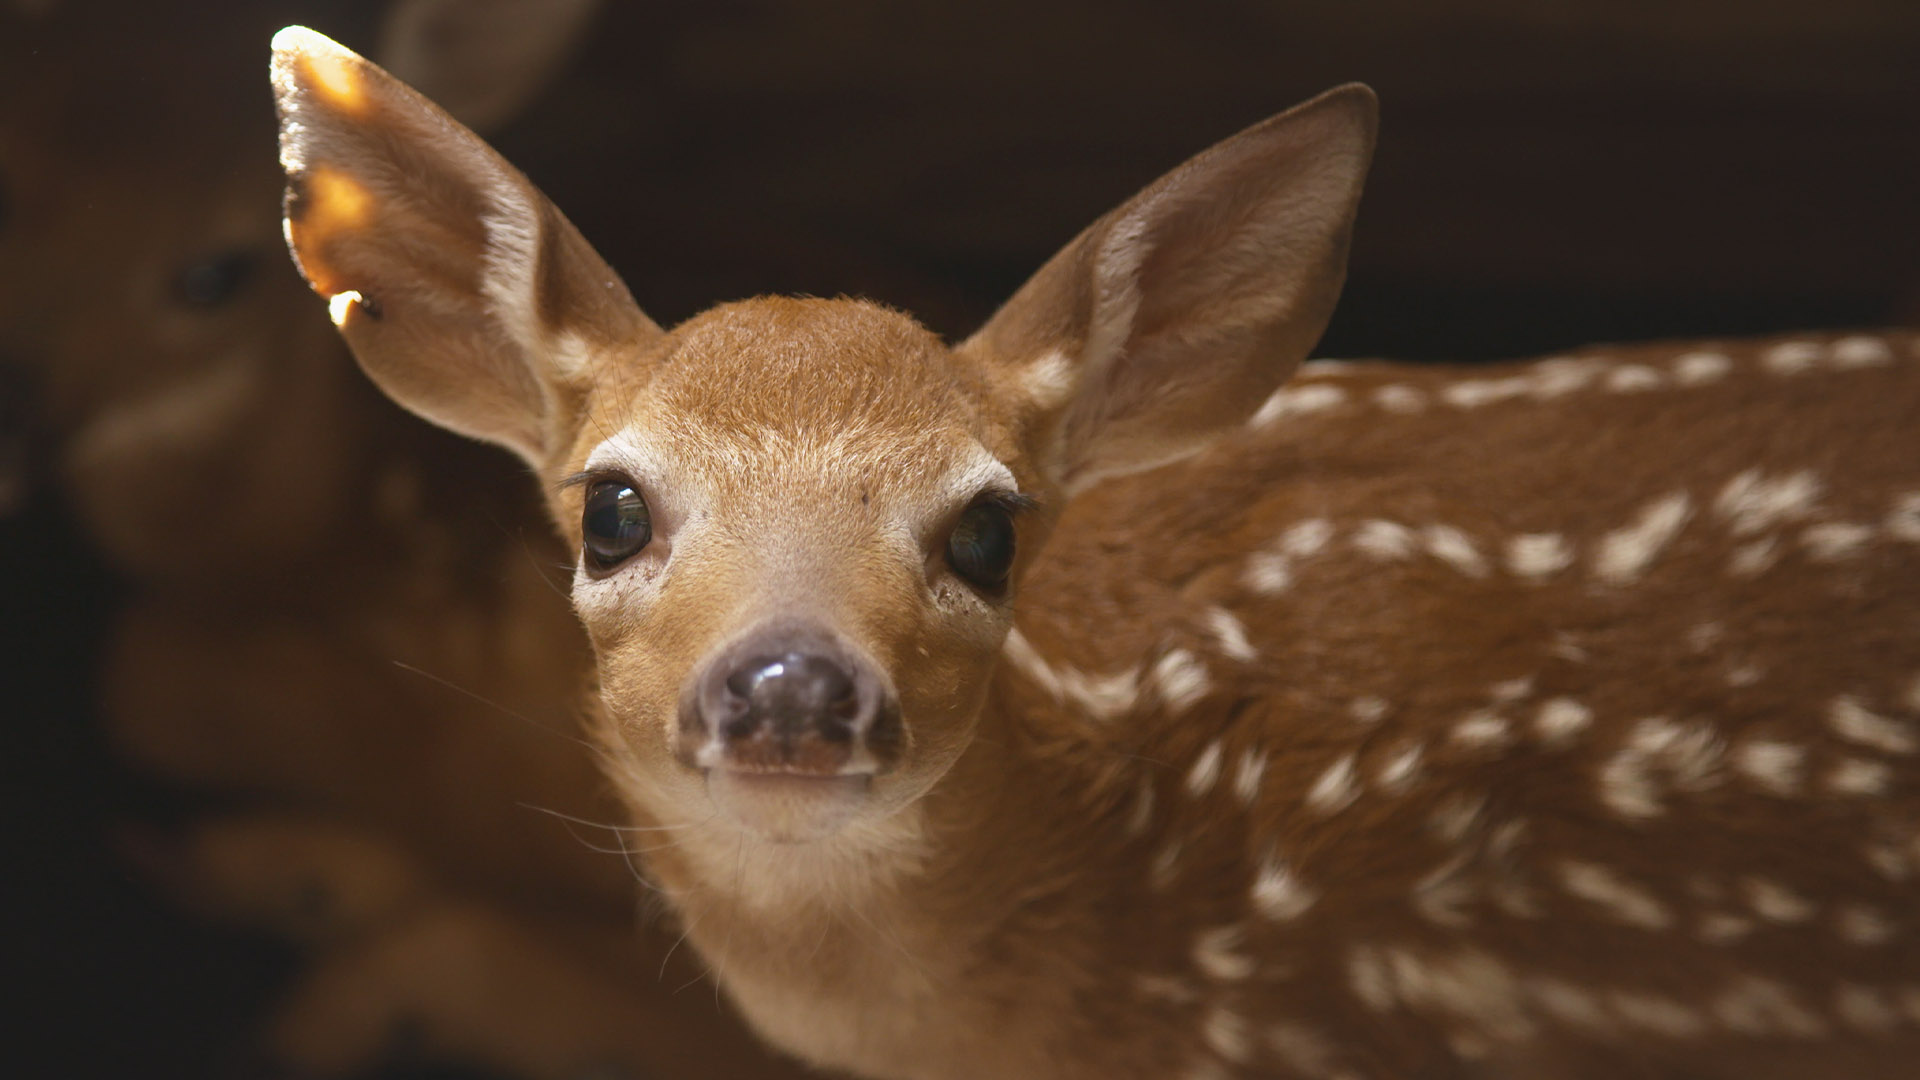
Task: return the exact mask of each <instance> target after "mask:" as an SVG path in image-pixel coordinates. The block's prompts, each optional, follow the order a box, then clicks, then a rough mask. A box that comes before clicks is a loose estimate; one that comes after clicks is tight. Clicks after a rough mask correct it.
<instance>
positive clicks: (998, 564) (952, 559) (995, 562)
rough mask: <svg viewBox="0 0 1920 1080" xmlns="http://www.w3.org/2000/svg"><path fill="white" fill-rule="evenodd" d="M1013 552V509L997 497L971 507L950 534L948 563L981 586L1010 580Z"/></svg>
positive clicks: (991, 587) (990, 587) (989, 587)
mask: <svg viewBox="0 0 1920 1080" xmlns="http://www.w3.org/2000/svg"><path fill="white" fill-rule="evenodd" d="M1013 552H1014V547H1013V512H1012V511H1011V510H1009V509H1008V508H1007V507H1006V506H1005V505H1003V504H1002V503H1000V502H997V501H994V500H987V501H984V502H977V503H974V504H973V505H972V506H970V507H968V508H967V510H966V512H965V513H963V514H961V515H960V520H959V521H957V522H955V523H954V526H953V533H952V534H951V535H949V536H948V537H947V565H949V566H951V567H953V572H954V573H956V574H959V575H960V576H961V577H963V578H965V579H966V580H967V581H969V582H971V583H972V584H973V585H974V586H975V587H976V588H980V589H985V590H994V589H998V588H1000V587H1001V586H1003V585H1005V584H1006V583H1007V574H1008V573H1009V572H1010V571H1011V570H1012V569H1013Z"/></svg>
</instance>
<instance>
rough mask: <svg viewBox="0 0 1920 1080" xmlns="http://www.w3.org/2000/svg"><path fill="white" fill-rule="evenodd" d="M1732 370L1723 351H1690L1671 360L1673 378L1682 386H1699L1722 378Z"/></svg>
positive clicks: (1729, 359) (1731, 363) (1728, 359)
mask: <svg viewBox="0 0 1920 1080" xmlns="http://www.w3.org/2000/svg"><path fill="white" fill-rule="evenodd" d="M1732 370H1733V360H1732V359H1731V358H1729V357H1728V356H1727V355H1726V354H1725V353H1717V352H1690V353H1687V354H1685V355H1684V356H1681V357H1680V358H1679V359H1677V360H1675V361H1674V362H1673V379H1674V381H1675V382H1677V383H1679V384H1680V385H1682V386H1700V385H1703V384H1705V383H1710V382H1715V381H1718V380H1720V379H1724V378H1726V376H1727V373H1728V372H1730V371H1732Z"/></svg>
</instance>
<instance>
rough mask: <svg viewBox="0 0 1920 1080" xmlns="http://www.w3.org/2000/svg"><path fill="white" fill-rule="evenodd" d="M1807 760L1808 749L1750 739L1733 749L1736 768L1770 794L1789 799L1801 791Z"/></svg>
mask: <svg viewBox="0 0 1920 1080" xmlns="http://www.w3.org/2000/svg"><path fill="white" fill-rule="evenodd" d="M1806 757H1807V752H1806V750H1805V749H1803V748H1801V747H1798V746H1795V745H1793V744H1792V743H1785V742H1779V741H1777V740H1774V739H1749V740H1748V741H1746V742H1744V743H1741V744H1740V745H1739V746H1738V747H1735V748H1734V751H1733V768H1734V771H1735V772H1738V773H1739V774H1740V775H1742V776H1744V777H1746V778H1747V779H1748V780H1751V781H1752V782H1753V783H1754V784H1755V785H1756V786H1758V787H1759V788H1760V790H1762V791H1764V792H1766V793H1767V794H1769V795H1777V796H1780V797H1781V798H1787V797H1790V796H1793V795H1797V794H1799V792H1800V783H1801V771H1802V769H1803V768H1804V766H1805V765H1806Z"/></svg>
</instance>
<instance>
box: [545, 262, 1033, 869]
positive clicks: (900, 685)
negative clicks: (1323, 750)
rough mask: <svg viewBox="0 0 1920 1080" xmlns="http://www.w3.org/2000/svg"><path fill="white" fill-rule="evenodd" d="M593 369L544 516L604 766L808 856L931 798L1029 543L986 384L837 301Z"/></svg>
mask: <svg viewBox="0 0 1920 1080" xmlns="http://www.w3.org/2000/svg"><path fill="white" fill-rule="evenodd" d="M595 366H596V368H597V369H598V374H597V376H596V380H597V381H598V383H599V385H598V386H597V388H596V392H595V394H594V395H593V398H592V400H593V402H594V404H593V405H592V406H591V408H590V412H589V413H588V415H587V417H586V419H585V421H584V422H583V423H582V424H581V425H580V426H579V430H578V432H577V434H576V435H575V436H574V438H573V442H572V448H571V450H570V452H569V453H568V455H567V456H566V460H565V462H564V464H563V465H562V467H561V469H560V470H559V471H561V472H563V473H564V474H565V479H564V480H563V481H562V485H561V487H560V488H559V489H558V491H557V492H556V494H555V495H554V498H553V503H552V506H553V512H554V517H555V519H556V521H558V522H560V523H561V525H562V528H563V529H564V530H565V532H566V535H567V538H568V540H569V542H570V543H571V544H572V545H573V547H574V549H575V550H576V551H578V552H579V564H578V568H577V569H576V571H575V574H574V581H573V602H574V606H575V608H576V609H577V611H578V612H579V614H580V617H581V619H582V621H583V623H584V624H585V626H586V627H587V630H588V632H589V634H590V636H591V638H592V640H593V643H594V646H595V650H596V653H597V655H598V658H599V663H600V674H601V685H600V696H601V706H602V708H603V710H604V713H605V716H606V719H607V721H608V731H607V735H608V739H609V743H610V748H611V749H612V752H613V754H614V756H615V758H616V760H617V761H619V762H620V764H621V766H622V769H623V771H625V772H628V773H631V774H632V777H633V779H634V780H635V781H636V783H635V785H634V786H635V788H636V790H638V791H641V792H645V793H647V794H648V801H649V804H650V807H651V809H652V810H653V811H654V814H655V815H656V816H658V817H660V818H662V819H665V820H681V819H684V818H685V817H687V815H688V814H689V813H690V810H689V809H688V808H689V807H695V808H697V807H703V806H705V805H706V804H707V803H708V801H709V800H711V802H712V804H713V806H714V807H715V808H716V809H717V810H718V811H719V812H720V813H721V814H723V815H725V816H727V817H728V818H729V819H731V820H734V821H736V822H737V823H738V824H739V825H741V826H742V827H744V828H747V829H750V830H753V831H754V832H756V833H759V834H761V835H763V836H766V837H769V838H775V839H804V838H809V837H813V836H816V835H820V834H822V833H825V832H829V831H832V830H834V829H836V828H838V827H839V826H841V825H843V824H844V823H846V822H847V821H849V820H852V819H853V818H856V817H858V816H860V815H885V814H887V813H888V812H890V811H891V810H893V809H895V808H898V807H899V806H901V805H903V804H905V803H907V802H909V801H911V800H912V799H914V798H915V797H917V796H918V795H920V794H921V793H923V792H925V791H926V790H927V789H928V788H929V787H931V786H932V785H933V784H934V783H935V782H936V781H937V780H938V779H939V777H940V776H941V775H942V774H943V773H944V772H945V771H946V770H947V768H948V767H949V766H950V765H951V764H952V763H953V761H954V760H955V758H957V757H958V756H959V754H960V752H961V750H962V749H963V748H964V746H965V745H966V743H967V740H968V738H969V737H970V735H971V732H972V726H973V723H974V718H975V717H976V716H977V714H978V712H979V709H980V705H981V700H982V696H983V694H984V692H985V689H986V686H987V682H988V678H987V676H988V674H989V671H990V669H991V665H992V659H993V656H994V654H995V652H996V650H997V649H998V647H999V644H1000V640H1001V638H1002V637H1003V636H1004V635H1005V633H1006V630H1007V628H1008V626H1009V625H1010V602H1011V595H1012V583H1011V582H1010V580H1009V578H1010V576H1011V570H1012V564H1013V562H1014V558H1015V554H1016V552H1017V551H1018V550H1019V549H1020V547H1021V545H1022V543H1023V542H1024V541H1025V540H1026V539H1027V536H1026V535H1025V534H1026V532H1027V530H1028V529H1029V528H1030V527H1034V526H1037V525H1038V524H1039V521H1038V520H1037V517H1036V515H1034V514H1032V513H1031V509H1032V503H1031V501H1030V500H1031V490H1032V488H1033V487H1034V486H1035V484H1036V483H1037V478H1036V477H1034V476H1033V475H1032V472H1031V470H1030V469H1029V468H1027V466H1026V464H1025V462H1024V460H1023V459H1022V458H1021V456H1020V455H1019V452H1018V448H1017V444H1016V442H1015V440H1014V439H1013V438H1012V436H1011V433H1010V432H1009V431H1007V430H1006V428H1005V426H1004V425H1003V424H1001V423H998V422H996V421H995V419H994V418H993V417H994V413H993V409H992V407H991V406H992V402H991V401H989V400H986V398H985V394H986V391H987V389H988V386H989V384H988V383H986V382H985V381H984V380H983V379H982V377H981V375H980V374H979V373H978V372H976V371H972V370H969V368H968V367H966V366H965V365H964V364H962V363H960V362H958V361H956V359H955V358H954V357H953V356H952V355H951V353H950V352H949V351H948V350H947V349H946V348H945V347H944V346H943V345H942V344H941V343H940V342H939V341H938V339H936V338H935V337H934V336H933V335H932V334H930V333H928V332H927V331H926V330H924V329H922V328H921V327H919V326H918V325H916V324H915V323H914V322H913V321H912V320H911V319H908V318H906V317H905V316H902V315H899V314H896V313H894V312H891V311H887V310H884V309H882V308H879V307H876V306H874V305H871V304H865V303H860V302H857V301H847V300H837V301H822V300H757V301H748V302H745V303H740V304H734V305H729V306H727V307H723V308H719V309H716V310H714V311H711V312H708V313H707V314H705V315H702V316H700V317H698V318H696V319H694V320H692V321H691V322H689V323H688V324H686V325H685V326H682V327H679V328H677V329H676V330H675V331H673V332H672V333H671V334H668V335H663V336H662V337H661V338H660V339H659V340H657V341H656V342H654V343H653V345H652V346H651V347H650V348H647V349H645V350H643V351H641V352H639V353H637V354H635V355H630V356H627V357H623V358H620V359H619V360H617V361H614V360H608V361H607V362H605V364H604V366H602V365H601V364H599V363H596V365H595ZM1021 473H1026V474H1027V475H1026V480H1025V482H1024V485H1023V482H1022V479H1021V476H1020V474H1021ZM1035 539H1037V537H1035Z"/></svg>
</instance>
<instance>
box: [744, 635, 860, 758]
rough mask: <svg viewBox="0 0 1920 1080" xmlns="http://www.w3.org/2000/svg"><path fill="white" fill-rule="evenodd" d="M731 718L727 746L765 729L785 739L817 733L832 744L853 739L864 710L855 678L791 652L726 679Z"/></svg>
mask: <svg viewBox="0 0 1920 1080" xmlns="http://www.w3.org/2000/svg"><path fill="white" fill-rule="evenodd" d="M727 691H728V693H729V694H731V695H732V697H733V701H732V702H730V704H731V705H732V708H731V709H730V710H729V711H730V712H731V713H733V715H732V716H731V717H730V718H728V719H727V720H725V721H724V722H723V723H722V725H721V731H720V734H721V737H722V738H724V739H726V740H727V741H729V742H735V741H739V740H742V739H751V738H753V737H755V735H757V734H758V733H759V731H760V730H761V729H762V728H769V727H770V728H772V729H774V730H775V731H777V732H778V733H780V734H782V735H786V736H791V735H795V734H806V733H808V732H814V733H817V734H818V735H819V736H820V737H821V738H823V739H826V740H828V741H831V742H848V741H850V740H851V739H852V738H853V724H854V720H855V719H856V718H857V716H858V714H859V710H860V702H859V695H858V694H856V693H855V692H854V688H853V676H852V675H850V674H848V673H847V672H846V670H845V669H843V668H842V667H841V666H840V665H839V664H837V663H835V662H834V661H832V660H829V659H827V658H826V657H823V656H811V655H808V654H806V653H799V652H788V653H783V654H781V655H779V656H763V657H755V658H753V659H751V660H749V661H747V663H746V664H745V665H744V666H743V667H741V668H740V669H739V670H737V671H735V672H733V673H732V674H731V675H728V676H727Z"/></svg>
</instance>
